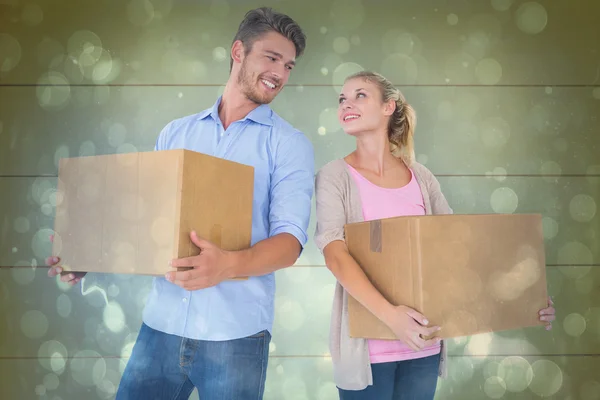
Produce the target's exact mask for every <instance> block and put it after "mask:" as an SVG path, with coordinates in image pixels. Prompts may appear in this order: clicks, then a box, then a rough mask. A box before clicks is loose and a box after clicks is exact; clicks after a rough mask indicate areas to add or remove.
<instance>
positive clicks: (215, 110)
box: [198, 96, 273, 126]
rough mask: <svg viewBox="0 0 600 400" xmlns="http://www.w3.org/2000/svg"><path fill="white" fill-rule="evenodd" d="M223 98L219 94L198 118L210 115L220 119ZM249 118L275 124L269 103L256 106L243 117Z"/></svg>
mask: <svg viewBox="0 0 600 400" xmlns="http://www.w3.org/2000/svg"><path fill="white" fill-rule="evenodd" d="M222 98H223V97H222V96H219V98H217V101H216V102H215V104H213V106H212V107H211V108H208V109H206V110H204V111H202V112H201V113H199V114H198V119H199V120H200V119H205V118H207V117H208V116H210V117H212V119H213V120H215V121H219V120H220V119H219V105H220V104H221V99H222ZM247 119H249V120H251V121H254V122H257V123H259V124H262V125H268V126H273V119H272V111H271V108H270V107H269V105H268V104H261V105H260V106H258V107H256V108H255V109H254V110H252V111H250V112H249V113H248V115H246V117H244V118H243V119H242V121H245V120H247Z"/></svg>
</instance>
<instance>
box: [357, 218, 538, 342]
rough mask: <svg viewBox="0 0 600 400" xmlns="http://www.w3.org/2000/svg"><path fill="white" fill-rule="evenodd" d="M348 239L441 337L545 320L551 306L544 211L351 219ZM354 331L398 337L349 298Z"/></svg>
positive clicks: (390, 293)
mask: <svg viewBox="0 0 600 400" xmlns="http://www.w3.org/2000/svg"><path fill="white" fill-rule="evenodd" d="M345 234H346V241H347V245H348V249H349V252H350V254H351V255H352V256H353V257H354V258H355V259H356V260H357V262H358V263H359V265H360V266H361V267H362V269H363V270H364V271H365V273H366V275H367V276H368V277H369V279H370V281H371V282H372V283H373V284H374V286H375V287H376V288H377V289H378V290H379V291H380V292H381V293H382V294H383V295H384V297H385V298H386V299H387V300H388V301H390V302H391V303H392V304H394V305H406V306H409V307H412V308H414V309H416V310H417V311H419V312H421V313H422V314H424V315H425V317H427V318H428V319H429V321H430V325H438V326H440V327H441V328H442V330H441V331H440V332H439V333H438V334H437V336H440V337H442V338H451V337H459V336H467V335H474V334H478V333H485V332H497V331H503V330H509V329H517V328H524V327H532V326H537V325H542V322H540V321H539V315H538V311H539V310H540V309H542V308H544V307H547V287H546V269H545V268H546V266H545V255H544V243H543V234H542V221H541V216H540V215H536V214H532V215H530V214H525V215H523V214H520V215H517V214H515V215H499V214H494V215H426V216H407V217H397V218H389V219H382V220H376V221H368V222H360V223H354V224H347V225H346V227H345ZM348 312H349V325H350V335H351V336H352V337H358V338H371V339H396V337H395V335H394V334H393V333H392V331H391V330H390V329H389V328H388V327H387V325H385V324H384V323H383V322H381V321H380V320H378V319H377V318H376V317H375V316H374V315H373V314H372V313H370V312H369V311H368V310H367V309H366V308H365V307H363V306H362V305H361V304H360V303H359V302H358V301H356V299H354V298H352V297H349V298H348Z"/></svg>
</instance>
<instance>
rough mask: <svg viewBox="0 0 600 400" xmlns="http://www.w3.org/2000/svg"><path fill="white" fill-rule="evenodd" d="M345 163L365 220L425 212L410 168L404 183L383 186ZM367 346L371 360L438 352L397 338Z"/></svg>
mask: <svg viewBox="0 0 600 400" xmlns="http://www.w3.org/2000/svg"><path fill="white" fill-rule="evenodd" d="M347 165H348V169H349V170H350V173H351V175H352V177H353V178H354V181H355V182H356V185H357V187H358V191H359V193H360V199H361V203H362V211H363V218H364V220H365V221H371V220H374V219H383V218H392V217H399V216H402V215H424V214H425V205H424V203H423V194H422V193H421V188H420V186H419V183H418V182H417V180H416V178H415V175H414V173H413V171H412V170H411V171H410V172H411V180H410V182H409V183H408V184H407V185H406V186H404V187H401V188H395V189H386V188H383V187H380V186H377V185H375V184H373V183H372V182H371V181H369V180H368V179H366V178H365V177H363V176H362V175H361V174H360V173H359V172H358V171H357V170H355V169H354V168H352V167H351V166H350V165H349V164H347ZM368 345H369V355H370V358H371V363H382V362H392V361H403V360H410V359H415V358H421V357H428V356H431V355H434V354H438V353H439V352H440V345H439V344H438V345H433V346H431V347H426V348H424V349H423V350H421V351H414V350H412V349H411V348H410V347H408V346H407V345H406V344H404V343H403V342H401V341H400V340H372V339H369V340H368Z"/></svg>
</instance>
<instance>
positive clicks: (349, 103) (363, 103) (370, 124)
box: [338, 78, 395, 136]
mask: <svg viewBox="0 0 600 400" xmlns="http://www.w3.org/2000/svg"><path fill="white" fill-rule="evenodd" d="M394 106H395V103H394V102H393V101H390V102H387V103H384V102H382V101H381V91H380V89H379V88H378V87H377V85H375V84H374V83H371V82H368V81H366V80H365V79H361V78H354V79H350V80H348V81H346V83H344V87H343V88H342V92H341V93H340V97H339V105H338V120H339V121H340V124H341V125H342V128H343V129H344V132H346V133H347V134H349V135H352V136H358V135H361V134H362V133H366V132H372V131H381V130H386V129H387V124H388V121H389V117H390V115H391V114H392V113H393V112H394Z"/></svg>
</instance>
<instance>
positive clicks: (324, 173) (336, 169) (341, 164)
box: [317, 158, 347, 179]
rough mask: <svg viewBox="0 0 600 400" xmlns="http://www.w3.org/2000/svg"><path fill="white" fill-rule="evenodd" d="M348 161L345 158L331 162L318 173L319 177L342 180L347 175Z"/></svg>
mask: <svg viewBox="0 0 600 400" xmlns="http://www.w3.org/2000/svg"><path fill="white" fill-rule="evenodd" d="M346 172H347V170H346V161H345V160H344V159H343V158H338V159H336V160H332V161H329V162H328V163H327V164H325V165H323V166H322V167H321V168H320V169H319V170H318V171H317V177H325V178H329V179H342V178H343V177H344V175H345V174H346Z"/></svg>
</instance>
